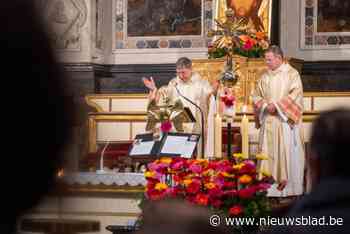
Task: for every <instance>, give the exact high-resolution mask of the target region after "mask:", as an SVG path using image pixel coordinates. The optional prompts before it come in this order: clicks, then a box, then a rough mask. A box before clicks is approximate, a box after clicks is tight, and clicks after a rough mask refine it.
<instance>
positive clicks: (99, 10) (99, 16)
mask: <svg viewBox="0 0 350 234" xmlns="http://www.w3.org/2000/svg"><path fill="white" fill-rule="evenodd" d="M102 3H103V0H96V19H95V20H96V21H95V24H96V25H95V26H96V28H95V30H96V36H95V47H96V48H97V49H100V50H102V49H103V37H102V27H103V13H104V12H103V4H102Z"/></svg>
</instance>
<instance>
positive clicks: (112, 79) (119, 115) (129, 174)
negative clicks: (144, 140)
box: [18, 0, 350, 234]
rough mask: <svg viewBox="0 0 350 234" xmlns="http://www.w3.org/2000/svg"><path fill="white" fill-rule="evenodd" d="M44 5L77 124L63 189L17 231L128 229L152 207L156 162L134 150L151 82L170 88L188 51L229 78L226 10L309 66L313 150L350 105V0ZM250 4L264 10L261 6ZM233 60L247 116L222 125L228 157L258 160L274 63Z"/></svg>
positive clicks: (97, 0) (307, 124)
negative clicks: (263, 89) (261, 100)
mask: <svg viewBox="0 0 350 234" xmlns="http://www.w3.org/2000/svg"><path fill="white" fill-rule="evenodd" d="M38 2H40V3H38V4H39V9H40V11H41V13H42V14H43V18H44V19H45V21H46V22H47V23H48V24H49V25H50V28H51V29H52V32H51V33H50V39H51V40H52V43H53V47H54V49H55V53H56V55H57V58H58V60H59V63H60V64H61V65H62V67H63V68H64V71H65V73H66V76H65V80H64V84H65V87H64V88H65V92H66V95H67V97H66V99H67V102H68V103H69V105H70V106H71V107H73V108H72V109H73V110H74V111H73V112H72V113H70V114H71V116H72V118H71V127H72V129H73V131H72V133H71V136H70V141H69V144H67V146H66V148H65V150H64V160H65V164H64V167H63V168H61V170H60V171H58V172H57V178H58V186H57V189H55V190H54V191H53V192H52V193H50V194H48V195H47V196H45V198H44V199H43V200H42V201H41V202H40V204H38V205H37V206H35V207H34V208H32V209H30V210H29V211H28V212H26V213H25V214H24V215H23V216H22V217H20V218H19V221H18V233H23V234H25V233H68V232H69V233H72V234H73V233H83V232H84V233H85V232H86V233H91V234H108V233H111V232H113V233H118V232H120V233H121V232H127V227H129V226H131V225H132V224H133V223H135V221H136V220H137V219H138V217H139V216H140V214H141V209H140V208H139V202H140V199H141V197H142V194H143V192H144V190H145V185H146V179H145V176H144V172H145V170H146V165H147V163H150V162H152V160H154V159H155V158H150V157H147V156H140V157H133V156H129V153H130V147H131V146H132V144H133V142H134V139H135V137H136V136H137V135H138V134H143V133H145V128H146V124H147V118H148V115H147V106H148V98H149V97H148V90H147V88H146V87H145V86H144V84H143V83H142V78H143V77H153V79H154V81H155V83H156V84H157V86H158V87H161V86H163V85H166V84H168V82H169V81H170V80H171V79H172V78H173V77H175V76H176V64H175V63H176V61H177V59H178V58H180V57H188V58H190V59H191V60H192V67H193V70H195V71H196V72H198V73H199V74H200V75H201V77H202V78H204V79H206V80H208V81H210V80H215V79H218V77H219V76H220V74H221V73H222V72H223V71H224V70H225V64H226V62H227V59H226V58H227V57H225V56H222V57H220V58H213V57H210V56H209V52H208V51H209V50H211V49H213V48H212V47H213V41H214V39H213V36H212V35H211V36H210V33H212V32H215V33H216V34H215V33H214V34H215V36H214V38H218V37H221V36H223V33H225V32H223V31H224V30H222V31H221V32H220V29H218V28H215V27H217V25H216V23H215V22H216V21H215V20H221V19H223V18H224V17H225V15H224V13H225V11H226V10H227V9H233V12H234V13H235V14H236V15H239V14H242V15H243V16H242V17H243V18H244V17H246V16H245V15H244V14H245V13H247V12H249V13H250V14H251V15H252V16H247V17H246V19H247V22H246V23H247V25H251V26H250V27H256V28H258V30H264V31H265V32H267V37H268V40H269V42H270V44H275V45H278V46H280V47H281V49H282V51H283V52H284V56H285V58H286V61H288V63H289V64H291V65H292V67H294V68H295V69H296V70H297V71H298V72H299V74H300V77H301V80H302V85H303V113H302V126H303V131H304V132H303V133H304V142H305V156H306V157H308V154H309V153H310V152H309V145H308V143H309V139H310V134H311V133H310V131H311V128H312V124H313V121H314V120H315V119H316V118H317V116H318V115H319V114H320V112H322V111H325V110H329V109H331V108H335V107H349V108H350V104H349V103H350V80H348V79H349V76H350V75H349V74H350V6H349V5H350V1H348V0H343V1H331V0H329V1H327V0H293V1H290V0H267V1H266V0H252V1H222V0H163V1H159V0H47V1H38ZM242 2H243V3H244V4H245V5H244V4H243V6H241V7H240V6H239V4H242ZM249 4H252V5H253V6H255V5H257V4H259V6H260V8H259V9H256V10H255V11H256V12H254V11H253V10H251V9H250V8H249V7H251V6H249ZM342 4H343V5H342ZM246 5H248V6H246ZM346 9H347V10H346ZM244 10H245V11H246V12H245V11H244ZM255 13H256V15H254V14H255ZM247 14H248V13H247ZM257 17H260V19H258V18H257ZM223 20H224V19H223ZM258 20H260V21H258ZM223 22H224V21H223ZM213 30H214V31H213ZM215 30H216V31H215ZM220 33H221V34H220ZM231 59H232V60H233V65H234V67H235V72H236V74H238V78H237V80H236V83H235V84H234V86H233V89H234V93H235V95H236V112H235V116H234V117H232V120H230V121H229V120H228V119H226V120H224V119H223V120H222V122H221V121H220V126H222V128H220V129H221V131H220V133H219V134H220V142H221V144H220V148H219V151H220V152H221V155H220V158H229V157H230V155H231V154H234V153H240V152H243V151H244V150H247V152H248V156H249V155H256V154H257V153H258V152H257V151H258V141H259V139H258V138H259V133H258V131H259V130H258V129H256V126H255V123H254V109H253V99H252V97H251V94H252V92H253V90H254V89H255V87H256V82H257V80H258V79H259V78H260V77H261V75H262V73H263V72H264V71H266V65H265V62H264V58H263V57H253V56H250V54H249V55H248V56H244V55H242V54H241V55H238V54H234V55H232V56H231ZM243 107H245V108H243ZM246 118H247V119H248V121H247V122H248V123H247V129H246V132H244V131H243V132H242V126H243V124H242V123H243V119H246ZM245 137H246V142H247V145H246V146H245V145H244V141H245ZM245 147H247V148H246V149H244V148H245ZM228 148H230V149H228ZM228 152H229V153H228ZM219 154H220V153H219ZM196 157H199V155H198V156H196ZM204 157H205V156H204ZM280 206H283V204H281V203H280ZM59 228H61V229H60V230H59ZM113 228H120V229H113ZM123 228H124V229H123ZM125 228H126V229H125Z"/></svg>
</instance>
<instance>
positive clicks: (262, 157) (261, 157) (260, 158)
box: [256, 153, 269, 160]
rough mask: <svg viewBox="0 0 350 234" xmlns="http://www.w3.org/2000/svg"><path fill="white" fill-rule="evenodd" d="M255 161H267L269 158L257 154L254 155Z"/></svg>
mask: <svg viewBox="0 0 350 234" xmlns="http://www.w3.org/2000/svg"><path fill="white" fill-rule="evenodd" d="M256 159H258V160H268V159H269V157H268V156H267V155H266V154H263V153H259V154H256Z"/></svg>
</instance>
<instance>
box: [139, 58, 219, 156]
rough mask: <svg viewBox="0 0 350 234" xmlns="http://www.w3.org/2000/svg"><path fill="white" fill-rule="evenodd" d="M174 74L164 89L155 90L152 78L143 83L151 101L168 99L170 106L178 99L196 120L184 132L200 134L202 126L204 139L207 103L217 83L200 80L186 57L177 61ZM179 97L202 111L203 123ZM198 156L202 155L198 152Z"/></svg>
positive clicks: (197, 110)
mask: <svg viewBox="0 0 350 234" xmlns="http://www.w3.org/2000/svg"><path fill="white" fill-rule="evenodd" d="M176 74H177V76H176V77H175V78H173V79H172V80H170V82H169V84H168V85H167V86H166V87H162V88H160V89H159V90H158V89H157V87H156V85H155V83H154V81H153V78H152V77H151V78H150V79H146V78H144V79H143V83H144V84H145V86H146V87H147V88H148V89H149V90H150V99H151V100H152V99H163V100H165V99H168V100H167V101H169V104H170V105H171V104H174V103H175V102H176V101H177V100H179V99H180V100H181V102H182V103H183V105H184V106H185V107H188V108H189V109H190V110H191V112H192V114H193V115H194V117H195V119H196V122H195V123H194V124H185V126H184V131H185V132H191V133H199V134H202V133H201V126H202V124H204V129H205V132H204V136H205V139H206V136H207V119H208V112H209V102H210V98H211V97H212V95H215V94H216V92H217V89H218V85H219V82H218V81H213V83H212V84H210V83H209V82H208V81H207V80H205V79H202V78H201V76H200V75H199V74H198V73H197V72H194V71H192V61H191V60H190V59H189V58H186V57H182V58H179V59H178V60H177V62H176ZM181 95H182V96H184V97H186V98H188V99H189V100H191V101H192V102H194V103H195V104H197V105H198V106H199V107H200V108H201V109H202V111H203V114H204V123H201V114H200V111H199V109H198V108H196V107H195V105H193V104H192V103H190V102H189V101H187V100H186V99H185V98H184V97H182V96H181ZM162 102H164V101H161V103H162ZM206 142H208V141H206ZM209 144H210V145H213V144H214V143H213V141H212V142H209ZM209 144H208V143H207V145H206V150H205V151H207V152H206V153H205V154H204V155H206V156H208V154H207V153H208V147H209V146H208V145H209ZM212 147H213V146H210V147H209V148H210V149H209V151H211V152H212V150H211V149H212ZM198 149H201V141H199V145H198ZM198 154H199V155H202V153H201V152H200V151H199V152H198Z"/></svg>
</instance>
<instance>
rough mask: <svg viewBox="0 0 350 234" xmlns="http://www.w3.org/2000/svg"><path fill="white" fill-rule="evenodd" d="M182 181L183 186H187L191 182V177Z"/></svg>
mask: <svg viewBox="0 0 350 234" xmlns="http://www.w3.org/2000/svg"><path fill="white" fill-rule="evenodd" d="M183 183H184V185H185V186H188V185H189V184H191V183H192V180H191V179H185V180H184V181H183Z"/></svg>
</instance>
